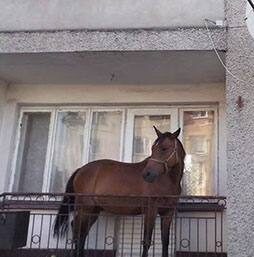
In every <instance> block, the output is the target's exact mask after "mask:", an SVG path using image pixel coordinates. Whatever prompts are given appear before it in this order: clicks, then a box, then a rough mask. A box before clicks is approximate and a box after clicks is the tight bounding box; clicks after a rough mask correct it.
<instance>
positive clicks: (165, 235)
mask: <svg viewBox="0 0 254 257" xmlns="http://www.w3.org/2000/svg"><path fill="white" fill-rule="evenodd" d="M173 215H174V210H169V211H167V212H165V213H160V217H161V241H162V257H168V246H169V233H170V225H171V222H172V219H173Z"/></svg>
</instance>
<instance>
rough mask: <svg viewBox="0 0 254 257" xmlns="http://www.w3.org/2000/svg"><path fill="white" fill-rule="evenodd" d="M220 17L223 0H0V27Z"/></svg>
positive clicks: (200, 22)
mask: <svg viewBox="0 0 254 257" xmlns="http://www.w3.org/2000/svg"><path fill="white" fill-rule="evenodd" d="M205 18H208V19H212V20H223V19H224V0H205V1H204V0H157V1H154V0H140V1H136V0H121V1H119V0H107V1H105V0H86V1H84V0H75V1H72V0H43V1H42V0H41V1H34V0H22V1H20V0H2V1H0V31H27V30H68V29H125V28H131V29H133V28H174V27H192V26H195V27H196V26H204V19H205Z"/></svg>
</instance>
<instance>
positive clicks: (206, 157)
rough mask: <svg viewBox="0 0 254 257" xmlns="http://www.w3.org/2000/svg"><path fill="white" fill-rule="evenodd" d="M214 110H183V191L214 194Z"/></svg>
mask: <svg viewBox="0 0 254 257" xmlns="http://www.w3.org/2000/svg"><path fill="white" fill-rule="evenodd" d="M214 122H215V121H214V111H185V112H184V128H183V142H184V147H185V150H186V158H185V174H184V193H185V194H191V195H212V194H214V163H215V158H214V156H215V153H214V126H215V124H214Z"/></svg>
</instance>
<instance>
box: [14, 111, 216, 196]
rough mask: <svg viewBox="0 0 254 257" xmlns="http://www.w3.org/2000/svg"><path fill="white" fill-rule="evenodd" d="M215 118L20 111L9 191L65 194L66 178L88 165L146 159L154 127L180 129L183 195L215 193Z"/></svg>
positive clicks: (150, 113) (207, 114) (204, 115)
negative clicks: (184, 154)
mask: <svg viewBox="0 0 254 257" xmlns="http://www.w3.org/2000/svg"><path fill="white" fill-rule="evenodd" d="M216 113H217V112H216V108H210V109H209V108H205V107H197V108H195V109H187V108H185V107H155V108H146V107H141V108H138V109H134V108H131V107H128V108H125V107H121V108H117V107H111V108H93V107H89V108H88V107H87V108H86V107H75V108H74V107H70V108H69V107H64V108H58V107H52V108H45V109H44V108H41V109H40V108H27V107H26V108H25V107H24V108H22V110H21V117H20V127H19V133H18V134H19V136H18V143H17V147H16V155H15V156H16V159H15V163H14V165H13V167H14V169H13V175H12V181H11V189H12V190H15V191H19V192H31V191H32V192H41V191H43V192H47V191H50V192H64V190H65V185H66V182H67V180H68V179H69V177H70V176H71V174H72V173H73V172H74V171H75V170H76V169H77V168H78V167H80V166H82V165H84V164H85V163H87V162H89V161H94V160H98V159H105V158H107V159H115V160H120V161H125V162H138V161H141V160H143V159H144V158H146V157H147V156H149V155H150V151H151V147H152V144H153V142H154V140H155V138H156V134H155V132H154V130H153V125H156V126H157V127H158V128H159V130H161V131H163V132H164V131H169V130H170V131H175V130H176V129H177V128H178V127H179V126H181V127H182V135H181V136H180V137H181V138H180V139H181V140H182V142H183V144H184V146H185V150H186V153H187V155H186V160H185V161H186V162H185V166H186V168H185V174H184V179H183V188H184V190H183V193H185V194H192V195H197V194H198V195H210V194H215V192H216V187H215V183H216V167H217V164H216V160H217V158H216V154H217V153H216V141H217V138H216V126H217V125H216ZM109 145H110V151H108V147H109Z"/></svg>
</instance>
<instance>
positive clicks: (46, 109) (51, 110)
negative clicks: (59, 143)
mask: <svg viewBox="0 0 254 257" xmlns="http://www.w3.org/2000/svg"><path fill="white" fill-rule="evenodd" d="M27 112H29V113H36V112H45V113H50V122H49V132H48V144H47V151H46V156H45V165H44V171H43V181H42V192H46V191H45V178H46V177H47V170H48V168H49V157H50V150H51V145H52V143H53V140H52V135H53V134H52V132H53V129H54V128H53V124H54V120H55V115H56V113H55V110H54V108H52V107H22V108H21V109H20V112H19V113H20V115H19V120H18V126H17V130H16V135H17V137H16V145H15V150H14V158H13V162H12V165H11V178H10V183H9V191H10V192H11V191H13V190H14V180H15V173H16V168H17V167H16V165H17V160H18V154H19V153H18V149H19V145H20V143H21V142H20V138H21V124H22V119H23V116H24V113H27Z"/></svg>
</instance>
